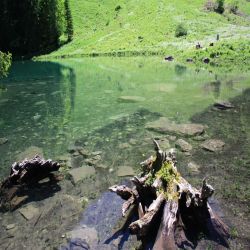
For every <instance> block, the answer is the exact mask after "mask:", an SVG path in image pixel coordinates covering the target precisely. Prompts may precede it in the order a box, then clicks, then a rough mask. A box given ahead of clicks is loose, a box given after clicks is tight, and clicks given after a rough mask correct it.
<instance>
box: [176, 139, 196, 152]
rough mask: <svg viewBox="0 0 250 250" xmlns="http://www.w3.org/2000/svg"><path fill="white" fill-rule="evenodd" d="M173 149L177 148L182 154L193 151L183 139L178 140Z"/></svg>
mask: <svg viewBox="0 0 250 250" xmlns="http://www.w3.org/2000/svg"><path fill="white" fill-rule="evenodd" d="M175 147H176V148H179V149H180V150H181V151H182V152H189V151H191V150H192V149H193V147H192V145H191V144H189V143H188V142H186V141H185V140H183V139H178V140H177V141H176V143H175Z"/></svg>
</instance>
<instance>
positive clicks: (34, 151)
mask: <svg viewBox="0 0 250 250" xmlns="http://www.w3.org/2000/svg"><path fill="white" fill-rule="evenodd" d="M35 155H39V156H41V157H43V149H42V148H39V147H36V146H31V147H28V148H27V149H25V151H23V152H21V153H20V154H18V155H17V156H16V161H22V160H23V159H25V158H27V159H31V158H33V157H34V156H35Z"/></svg>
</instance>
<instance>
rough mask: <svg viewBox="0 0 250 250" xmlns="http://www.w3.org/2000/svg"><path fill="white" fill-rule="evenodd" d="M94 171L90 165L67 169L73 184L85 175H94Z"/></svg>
mask: <svg viewBox="0 0 250 250" xmlns="http://www.w3.org/2000/svg"><path fill="white" fill-rule="evenodd" d="M95 173H96V171H95V168H94V167H92V166H83V167H80V168H74V169H72V170H70V171H69V174H70V175H71V177H72V180H73V183H74V184H76V183H77V182H78V181H81V180H83V179H85V178H86V177H90V176H92V175H95Z"/></svg>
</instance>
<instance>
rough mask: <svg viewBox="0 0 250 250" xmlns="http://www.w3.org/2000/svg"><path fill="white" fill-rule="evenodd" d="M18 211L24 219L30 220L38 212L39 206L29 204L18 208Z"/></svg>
mask: <svg viewBox="0 0 250 250" xmlns="http://www.w3.org/2000/svg"><path fill="white" fill-rule="evenodd" d="M19 213H20V214H21V215H22V216H23V217H24V218H25V219H26V220H31V219H32V218H34V217H35V216H37V215H38V214H39V208H37V207H35V206H33V205H32V204H29V205H28V206H26V207H23V208H21V209H19Z"/></svg>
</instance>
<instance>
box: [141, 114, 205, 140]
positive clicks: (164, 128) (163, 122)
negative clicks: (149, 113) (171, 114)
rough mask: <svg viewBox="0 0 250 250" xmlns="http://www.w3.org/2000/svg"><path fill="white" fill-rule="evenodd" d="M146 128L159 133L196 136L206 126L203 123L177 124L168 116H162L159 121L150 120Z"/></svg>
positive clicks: (201, 132) (202, 131)
mask: <svg viewBox="0 0 250 250" xmlns="http://www.w3.org/2000/svg"><path fill="white" fill-rule="evenodd" d="M146 129H149V130H154V131H156V132H159V133H166V134H167V133H173V134H179V135H183V136H196V135H201V134H203V133H204V131H205V130H204V129H205V127H204V126H203V125H202V124H196V123H186V124H176V123H174V122H171V121H170V120H169V119H168V118H166V117H160V118H159V119H158V120H157V121H154V122H148V123H147V124H146Z"/></svg>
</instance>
